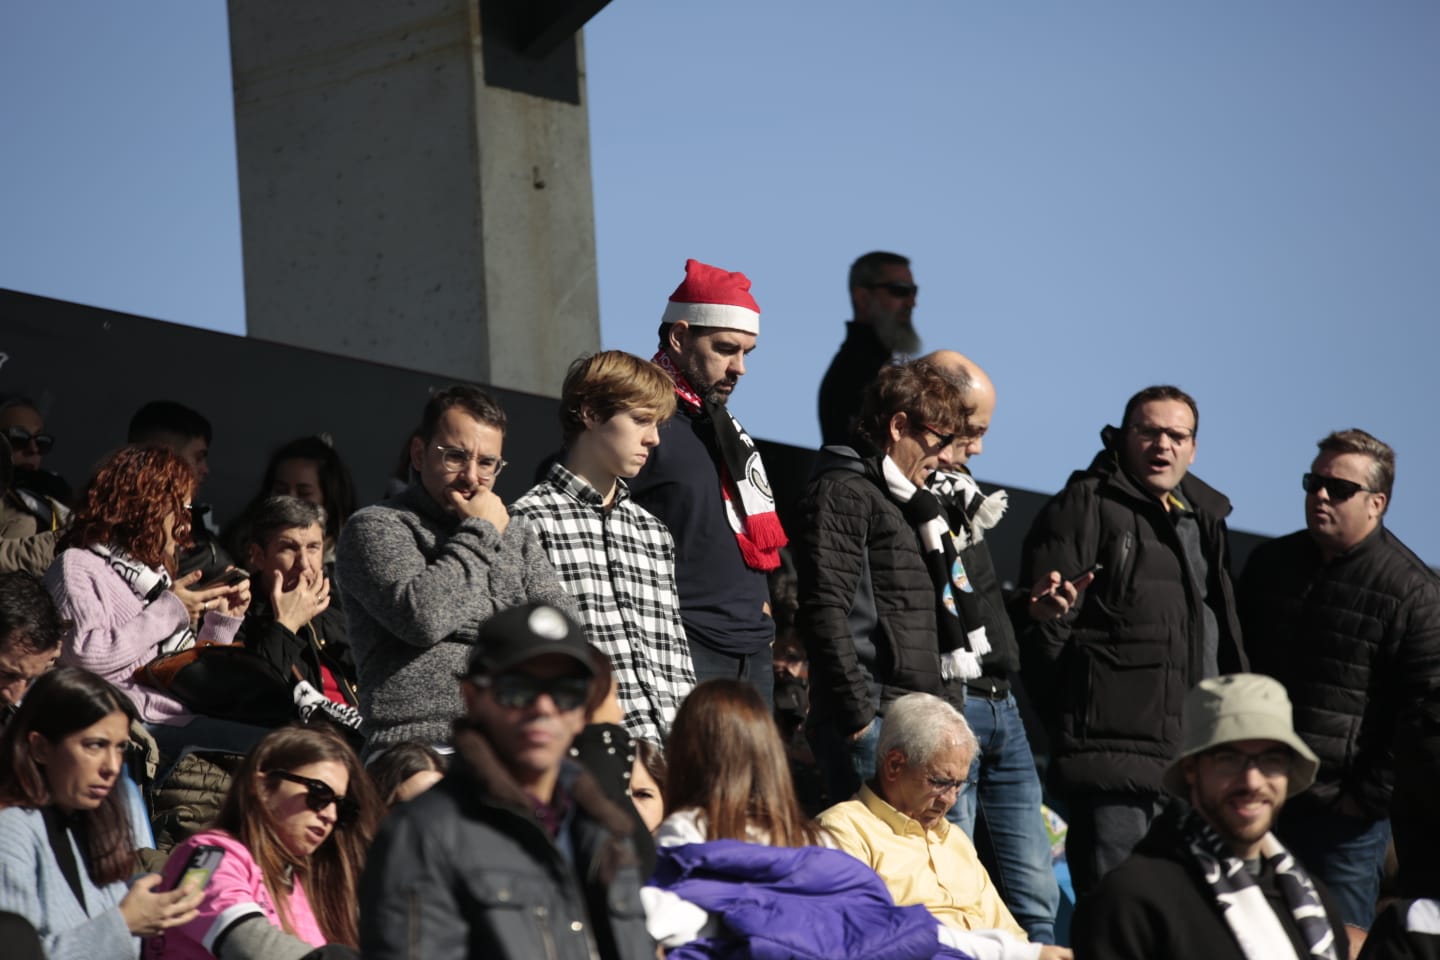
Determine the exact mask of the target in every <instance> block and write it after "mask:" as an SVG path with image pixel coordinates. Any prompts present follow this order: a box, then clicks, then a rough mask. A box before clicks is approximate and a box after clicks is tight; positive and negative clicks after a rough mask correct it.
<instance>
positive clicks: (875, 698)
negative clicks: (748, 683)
mask: <svg viewBox="0 0 1440 960" xmlns="http://www.w3.org/2000/svg"><path fill="white" fill-rule="evenodd" d="M880 461H881V457H879V456H878V455H875V456H870V457H866V458H864V459H861V457H860V456H859V455H858V454H856V452H855V451H854V450H852V449H851V448H849V447H825V448H823V449H822V450H821V452H820V459H819V461H818V462H817V464H816V468H815V469H816V473H817V476H816V477H815V478H814V479H813V480H811V482H810V484H809V486H807V487H806V488H805V492H804V494H803V495H802V496H801V498H800V503H799V506H798V514H799V516H800V518H801V519H800V529H799V531H798V536H797V537H796V540H795V547H794V550H795V569H796V573H797V575H798V578H799V601H800V606H799V610H798V611H797V612H796V614H795V626H796V628H797V629H798V630H799V631H800V633H801V635H802V636H803V637H804V638H805V645H806V649H807V651H808V653H809V656H810V717H811V719H812V721H814V722H817V723H833V724H834V725H835V728H836V729H837V730H838V731H839V732H840V733H841V734H842V735H843V734H849V733H853V732H855V731H857V730H860V729H862V728H863V727H864V726H865V725H866V724H868V723H869V722H870V721H871V719H873V718H874V717H875V716H876V714H877V713H878V714H881V715H883V714H884V712H885V706H886V705H887V704H888V703H890V702H891V701H893V700H895V699H897V698H899V697H901V696H904V695H905V694H907V693H914V692H917V691H918V692H921V693H932V694H935V695H937V696H944V697H946V698H947V699H949V700H950V701H951V702H952V703H954V704H955V705H956V706H957V707H958V706H960V705H961V704H962V703H963V697H964V691H963V687H962V686H961V685H960V684H959V683H953V682H952V683H948V684H947V683H946V682H945V681H943V680H942V679H941V676H940V649H939V644H938V642H937V640H936V636H935V611H936V592H935V587H934V585H933V584H932V583H931V580H930V574H929V573H928V572H927V571H926V568H925V561H924V559H923V558H922V556H921V552H920V541H919V538H918V537H917V536H916V535H915V531H914V528H912V527H911V526H910V524H909V523H907V522H906V520H905V517H904V515H903V514H902V513H901V512H900V507H899V506H898V505H897V504H896V503H895V502H894V501H893V500H891V499H890V494H889V491H888V489H887V487H886V484H885V478H884V476H883V475H882V473H881V470H880Z"/></svg>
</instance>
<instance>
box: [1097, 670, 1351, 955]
mask: <svg viewBox="0 0 1440 960" xmlns="http://www.w3.org/2000/svg"><path fill="white" fill-rule="evenodd" d="M1184 714H1185V741H1184V747H1183V748H1182V749H1181V751H1180V756H1179V757H1178V758H1177V759H1176V760H1175V761H1174V762H1173V763H1171V765H1170V766H1169V768H1168V769H1167V770H1166V771H1165V786H1166V788H1167V789H1168V790H1170V791H1171V792H1173V793H1175V794H1176V795H1177V796H1181V797H1184V798H1186V799H1188V800H1189V802H1190V806H1191V808H1192V810H1191V811H1190V812H1189V813H1185V812H1183V811H1182V810H1181V808H1179V807H1178V806H1175V807H1172V808H1171V809H1170V810H1169V811H1167V812H1166V814H1165V815H1164V816H1163V817H1161V818H1160V819H1159V820H1157V821H1156V822H1155V824H1154V825H1153V826H1152V827H1151V829H1150V831H1149V833H1147V834H1146V835H1145V838H1144V839H1143V840H1142V841H1141V842H1140V844H1139V846H1137V847H1136V848H1135V853H1134V854H1133V855H1132V856H1131V857H1130V858H1129V859H1127V860H1126V861H1125V862H1124V863H1122V864H1120V866H1118V867H1116V868H1115V869H1114V870H1112V871H1111V872H1110V873H1109V874H1107V875H1106V877H1105V879H1104V880H1103V881H1102V882H1101V884H1100V888H1099V890H1098V892H1096V894H1095V895H1094V896H1092V897H1090V898H1089V899H1085V900H1081V901H1080V905H1079V908H1078V909H1077V911H1076V913H1075V923H1074V927H1073V928H1072V934H1073V936H1072V939H1073V942H1074V945H1075V956H1076V957H1077V958H1079V960H1085V958H1087V957H1096V958H1105V960H1151V958H1154V957H1167V958H1172V960H1186V958H1189V957H1195V958H1200V957H1203V958H1205V960H1226V958H1231V957H1233V958H1236V960H1283V958H1286V957H1293V958H1296V960H1310V958H1313V957H1329V958H1331V960H1341V958H1344V957H1347V956H1348V955H1349V945H1348V941H1347V939H1346V936H1345V930H1344V926H1343V925H1342V924H1341V922H1340V917H1339V914H1338V913H1337V912H1336V911H1335V909H1334V907H1333V906H1332V905H1331V903H1330V901H1329V898H1328V897H1327V896H1326V895H1325V894H1324V893H1323V892H1322V890H1321V889H1320V888H1319V887H1318V886H1317V884H1316V882H1315V881H1314V880H1313V879H1311V877H1310V876H1309V874H1307V873H1306V871H1305V868H1304V867H1303V866H1301V864H1300V863H1299V861H1298V860H1296V859H1295V857H1294V856H1292V855H1291V853H1290V852H1289V851H1288V850H1286V849H1285V847H1284V845H1283V844H1281V842H1280V841H1279V840H1278V839H1276V837H1275V834H1274V833H1272V832H1271V830H1272V828H1273V827H1274V825H1275V820H1276V818H1277V816H1278V815H1279V813H1280V809H1281V807H1283V806H1284V804H1285V801H1286V799H1287V798H1289V797H1293V796H1294V795H1295V794H1297V793H1300V792H1301V791H1303V790H1304V789H1305V788H1307V787H1308V786H1309V785H1310V784H1311V783H1312V782H1313V781H1314V779H1315V771H1316V769H1317V768H1318V767H1319V766H1320V761H1319V760H1318V759H1317V758H1316V756H1315V754H1314V753H1313V752H1312V751H1311V750H1310V748H1309V747H1308V746H1306V745H1305V741H1303V740H1301V739H1300V738H1299V737H1298V736H1296V734H1295V730H1294V727H1293V725H1292V723H1291V710H1290V699H1289V698H1288V697H1287V696H1286V695H1285V688H1284V687H1282V686H1281V685H1280V684H1279V683H1277V682H1276V681H1274V680H1272V679H1271V678H1269V677H1264V676H1260V675H1258V674H1253V673H1241V674H1233V675H1229V676H1223V677H1214V678H1211V679H1209V680H1202V681H1201V682H1200V684H1199V685H1198V686H1197V687H1196V688H1195V689H1194V690H1192V691H1191V692H1190V693H1189V695H1188V696H1187V697H1186V698H1185V709H1184Z"/></svg>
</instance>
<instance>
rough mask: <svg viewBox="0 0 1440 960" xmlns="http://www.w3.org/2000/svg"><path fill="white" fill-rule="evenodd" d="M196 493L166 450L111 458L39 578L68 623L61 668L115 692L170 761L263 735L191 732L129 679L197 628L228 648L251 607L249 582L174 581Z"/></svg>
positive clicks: (216, 728)
mask: <svg viewBox="0 0 1440 960" xmlns="http://www.w3.org/2000/svg"><path fill="white" fill-rule="evenodd" d="M194 491H195V476H194V473H193V472H192V471H191V469H190V467H189V465H188V464H186V462H185V461H184V460H182V459H181V458H180V457H179V456H177V455H176V454H174V453H172V452H170V451H169V450H166V449H163V448H159V447H151V448H141V447H126V448H125V449H123V450H120V451H118V452H117V453H115V454H113V455H112V456H111V457H110V458H109V459H108V460H106V461H105V463H103V464H102V465H101V467H100V469H99V471H98V472H97V473H96V474H95V479H94V480H93V481H91V483H90V486H89V488H88V489H87V490H86V491H85V502H84V503H83V504H81V505H80V507H79V508H78V509H77V510H76V511H75V515H74V517H73V518H72V521H71V525H70V528H69V530H68V531H67V532H66V533H65V536H64V538H63V539H62V541H61V544H60V546H61V548H62V551H63V552H61V553H60V555H59V556H58V557H56V559H55V562H54V563H53V564H51V566H50V569H49V570H48V571H47V572H46V574H45V586H46V588H47V589H49V591H50V594H51V596H53V597H54V598H55V605H56V606H57V607H58V608H59V610H60V614H61V616H62V617H64V618H65V619H67V620H69V621H70V622H71V623H72V627H71V628H70V629H69V630H68V631H67V632H66V634H65V640H64V647H63V648H62V651H61V655H60V659H61V661H62V662H64V663H69V664H74V665H75V666H80V667H84V668H85V669H87V670H90V671H92V672H94V673H96V674H98V675H99V676H101V677H104V678H105V679H107V680H109V681H110V682H111V683H113V684H115V686H117V687H119V688H120V689H121V690H122V691H123V692H124V693H125V695H126V696H128V697H129V698H130V700H131V701H132V702H133V703H134V704H135V707H136V709H137V710H138V711H139V714H140V718H141V719H142V720H143V721H145V723H146V724H147V725H149V727H150V731H151V733H152V734H154V736H155V739H156V741H157V742H159V744H160V748H161V750H162V751H163V752H165V753H166V754H167V755H171V756H173V755H174V754H175V753H178V752H179V750H180V749H181V748H183V747H184V746H187V745H191V744H194V745H198V746H210V747H228V748H230V749H234V750H244V749H245V748H246V747H248V746H249V745H250V744H251V743H253V742H254V741H255V740H256V739H257V738H258V736H259V735H260V733H263V731H258V730H256V729H255V728H251V727H247V726H245V725H241V724H227V723H225V722H224V721H218V720H217V721H209V722H203V723H200V724H199V725H196V722H195V721H196V717H195V715H194V714H193V713H191V712H190V711H189V710H187V709H186V708H185V706H184V705H183V704H181V703H180V701H178V700H176V699H174V698H173V697H171V696H169V695H167V694H165V693H163V692H161V691H159V690H155V689H152V688H150V687H146V686H143V685H141V684H138V683H137V682H136V681H135V679H134V675H135V672H136V670H137V669H139V668H140V667H142V666H144V665H145V664H146V663H149V662H150V661H151V660H153V659H154V658H155V657H156V656H157V655H159V654H162V653H170V652H174V651H177V650H181V649H184V648H185V647H187V646H190V645H193V644H194V642H195V640H196V638H197V629H196V628H197V627H198V637H199V639H204V640H214V641H217V642H220V643H229V642H231V641H232V640H233V639H234V637H235V632H236V631H237V630H238V629H239V627H240V623H241V619H240V618H241V617H243V616H244V613H245V609H246V607H248V606H249V604H250V586H249V583H248V581H242V582H240V583H239V584H236V585H234V586H216V587H211V588H209V589H200V588H199V586H198V585H197V583H196V581H197V579H198V578H199V576H200V573H199V571H197V572H195V573H192V574H190V575H189V576H188V577H185V578H182V579H180V580H176V579H175V558H176V554H177V551H178V550H180V549H182V548H184V547H186V546H188V545H189V543H190V497H191V494H192V493H194ZM207 720H208V718H207ZM235 728H238V729H235Z"/></svg>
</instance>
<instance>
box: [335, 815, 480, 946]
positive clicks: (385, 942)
mask: <svg viewBox="0 0 1440 960" xmlns="http://www.w3.org/2000/svg"><path fill="white" fill-rule="evenodd" d="M416 812H417V811H416V810H415V809H414V808H411V809H407V810H401V811H397V812H395V813H392V814H391V815H390V817H389V818H388V819H387V820H386V821H385V823H384V824H383V825H382V826H381V828H380V833H379V835H378V836H377V837H376V838H375V842H374V844H372V845H371V847H370V853H369V855H368V856H367V857H366V862H365V873H364V874H363V876H362V877H361V879H360V952H361V955H363V956H364V957H365V960H467V958H468V957H469V944H468V934H469V926H468V924H467V923H466V921H465V917H464V911H463V908H462V905H461V904H460V903H459V902H457V897H456V891H457V889H458V885H457V883H456V880H455V878H454V877H453V876H451V874H452V873H453V871H452V869H451V867H450V866H449V863H450V858H449V857H448V856H436V855H435V854H436V846H437V844H436V842H435V839H434V837H432V836H431V835H430V833H429V831H427V830H423V829H420V826H421V823H422V821H421V818H419V817H416V816H413V814H414V813H416ZM407 814H410V815H407ZM442 852H443V851H442Z"/></svg>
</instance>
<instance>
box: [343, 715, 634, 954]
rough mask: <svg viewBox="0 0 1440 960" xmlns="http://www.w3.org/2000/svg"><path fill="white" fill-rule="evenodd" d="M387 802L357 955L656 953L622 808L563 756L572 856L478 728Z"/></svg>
mask: <svg viewBox="0 0 1440 960" xmlns="http://www.w3.org/2000/svg"><path fill="white" fill-rule="evenodd" d="M454 742H455V757H454V760H453V761H452V765H451V768H450V772H449V773H448V774H447V775H446V777H445V779H444V780H442V781H441V782H440V783H438V784H436V785H435V786H434V787H433V788H431V789H430V790H429V791H427V792H425V793H423V794H421V795H420V796H418V797H416V798H415V799H414V800H411V801H410V802H409V803H406V804H403V805H401V806H400V807H398V808H397V809H396V810H395V811H394V812H392V813H391V814H390V816H389V818H388V819H387V820H386V821H385V823H384V825H383V826H382V827H381V829H380V834H379V836H377V837H376V839H375V843H374V845H373V846H372V847H371V849H370V854H369V857H368V859H367V862H366V866H365V873H364V876H363V877H362V879H361V882H360V952H361V954H362V955H363V956H364V957H365V960H474V958H480V957H484V958H486V960H597V958H598V960H653V958H654V957H655V943H654V941H653V940H651V939H650V935H649V934H648V933H647V932H646V931H645V912H644V909H643V908H642V906H641V903H640V883H641V880H642V878H641V877H640V873H639V870H638V869H637V865H636V862H635V857H634V853H633V851H632V850H631V847H630V842H629V840H628V836H629V833H630V829H631V822H630V819H629V817H627V816H626V814H625V813H624V812H623V811H622V810H620V809H619V808H618V807H617V806H616V805H615V804H614V803H612V802H610V801H609V800H607V799H606V798H605V797H604V796H603V794H602V791H601V788H600V785H599V784H598V783H596V782H595V779H594V777H592V776H591V775H590V774H588V773H585V772H583V771H581V770H579V768H578V767H575V766H573V765H570V764H568V763H567V764H566V766H565V768H564V769H563V770H562V772H561V779H562V782H563V783H565V784H566V786H567V788H568V790H569V791H570V794H571V796H572V797H573V799H574V810H573V813H572V814H571V819H570V837H571V839H572V841H573V847H574V850H573V853H574V862H573V864H572V863H570V862H568V861H567V858H566V856H565V855H564V854H563V853H562V852H561V851H560V849H559V848H558V847H557V846H556V844H555V842H554V841H552V840H551V839H550V835H549V833H548V832H547V831H546V830H545V828H544V826H543V824H542V823H541V821H540V820H539V818H537V817H536V815H535V813H534V811H533V809H532V807H533V801H531V800H529V798H528V797H527V796H526V795H525V794H524V792H523V791H521V789H520V787H519V785H518V784H516V783H515V781H514V780H513V779H512V778H511V777H510V776H509V774H507V773H506V772H505V770H504V768H503V767H502V766H501V764H500V762H499V759H498V758H497V757H496V755H495V752H494V750H493V748H492V747H491V746H490V743H489V741H488V740H486V739H485V737H484V736H482V735H481V734H480V733H478V732H477V731H475V730H473V729H470V728H468V727H465V726H464V725H463V724H458V723H457V725H456V730H455V738H454Z"/></svg>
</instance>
